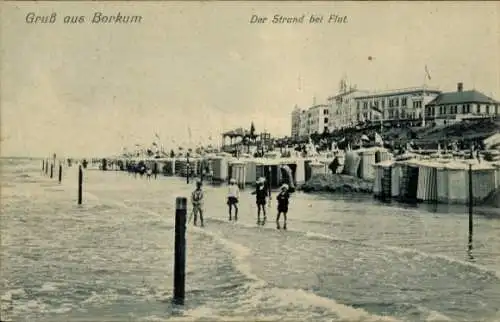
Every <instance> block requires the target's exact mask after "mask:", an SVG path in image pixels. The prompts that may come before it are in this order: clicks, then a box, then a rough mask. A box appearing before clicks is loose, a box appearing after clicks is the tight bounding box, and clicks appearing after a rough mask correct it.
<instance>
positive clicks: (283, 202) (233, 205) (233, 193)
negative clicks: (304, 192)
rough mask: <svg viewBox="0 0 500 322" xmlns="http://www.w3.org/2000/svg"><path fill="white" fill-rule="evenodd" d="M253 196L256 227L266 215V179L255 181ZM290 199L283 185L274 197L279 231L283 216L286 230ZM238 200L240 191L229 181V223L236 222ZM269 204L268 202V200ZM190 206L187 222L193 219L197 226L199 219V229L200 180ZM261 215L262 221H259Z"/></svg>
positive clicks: (263, 221) (200, 206)
mask: <svg viewBox="0 0 500 322" xmlns="http://www.w3.org/2000/svg"><path fill="white" fill-rule="evenodd" d="M252 194H253V195H255V202H256V205H257V225H261V226H263V225H265V223H266V219H267V214H266V204H267V203H268V199H269V198H270V196H269V190H268V189H267V187H266V179H265V178H263V177H261V178H259V179H258V180H257V184H256V188H255V190H254V191H253V192H252ZM289 199H290V192H289V187H288V185H287V184H283V185H282V186H281V188H280V192H279V193H278V195H277V196H276V200H277V215H276V228H277V229H281V225H280V217H281V215H283V229H285V230H286V229H287V213H288V205H289ZM239 200H240V189H239V187H238V185H237V184H236V180H234V179H230V180H229V186H228V192H227V202H226V203H227V206H228V215H229V221H233V220H234V221H238V203H239ZM269 202H270V200H269ZM191 204H192V212H191V215H190V218H189V220H188V221H189V222H191V218H192V217H194V222H193V224H194V225H195V226H197V225H198V218H199V219H200V225H201V227H204V220H203V213H204V209H203V204H204V193H203V183H202V181H201V180H197V181H196V189H195V190H194V191H193V192H192V193H191ZM233 209H234V217H233ZM261 214H262V219H261Z"/></svg>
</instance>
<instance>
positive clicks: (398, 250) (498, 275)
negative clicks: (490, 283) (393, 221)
mask: <svg viewBox="0 0 500 322" xmlns="http://www.w3.org/2000/svg"><path fill="white" fill-rule="evenodd" d="M295 231H297V232H302V231H299V230H295ZM305 234H306V236H308V237H311V238H320V239H325V240H331V241H341V242H346V243H351V244H354V245H360V246H363V247H372V248H373V247H376V248H380V249H385V250H389V251H392V252H394V253H397V254H401V255H406V254H415V255H418V256H422V257H426V258H435V259H441V260H444V261H447V262H449V263H452V264H460V265H463V266H468V267H472V268H475V269H477V270H479V271H482V272H484V273H488V274H492V275H494V276H495V278H497V279H499V280H500V272H499V271H496V270H492V269H490V268H488V267H485V266H482V265H479V264H475V263H472V262H467V261H462V260H459V259H456V258H453V257H450V256H446V255H442V254H431V253H426V252H423V251H421V250H418V249H415V248H405V247H399V246H389V245H383V244H374V243H369V244H368V243H362V242H357V241H353V240H349V239H342V238H338V237H333V236H329V235H325V234H321V233H316V232H310V231H309V232H305Z"/></svg>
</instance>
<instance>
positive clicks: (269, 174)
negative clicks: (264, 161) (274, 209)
mask: <svg viewBox="0 0 500 322" xmlns="http://www.w3.org/2000/svg"><path fill="white" fill-rule="evenodd" d="M268 170H269V172H268V178H267V188H268V194H269V207H270V206H271V179H272V178H273V176H272V168H271V166H269V167H268Z"/></svg>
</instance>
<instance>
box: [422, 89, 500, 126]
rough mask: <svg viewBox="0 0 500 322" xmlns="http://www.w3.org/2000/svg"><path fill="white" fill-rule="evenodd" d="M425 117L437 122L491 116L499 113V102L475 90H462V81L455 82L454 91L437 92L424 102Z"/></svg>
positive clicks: (443, 122)
mask: <svg viewBox="0 0 500 322" xmlns="http://www.w3.org/2000/svg"><path fill="white" fill-rule="evenodd" d="M425 110H426V119H429V120H434V121H435V122H436V123H437V124H445V123H447V122H453V121H458V120H460V119H467V118H478V117H479V118H480V117H491V116H497V115H500V102H498V101H497V100H495V99H493V98H491V97H489V96H486V95H484V94H483V93H481V92H479V91H477V90H474V89H472V90H466V91H464V90H463V83H458V84H457V90H456V91H455V92H446V93H441V94H439V95H438V96H437V97H436V98H435V99H434V100H432V101H431V102H429V103H428V104H426V106H425Z"/></svg>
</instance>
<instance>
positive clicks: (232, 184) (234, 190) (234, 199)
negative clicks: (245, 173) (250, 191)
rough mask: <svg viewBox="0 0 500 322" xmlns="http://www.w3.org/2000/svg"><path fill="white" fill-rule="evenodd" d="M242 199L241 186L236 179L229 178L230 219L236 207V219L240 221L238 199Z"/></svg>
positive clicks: (228, 202)
mask: <svg viewBox="0 0 500 322" xmlns="http://www.w3.org/2000/svg"><path fill="white" fill-rule="evenodd" d="M239 199H240V188H239V187H238V185H237V184H236V180H234V179H233V178H231V180H229V188H228V192H227V205H228V207H229V221H231V220H232V210H233V207H234V221H238V200H239Z"/></svg>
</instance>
